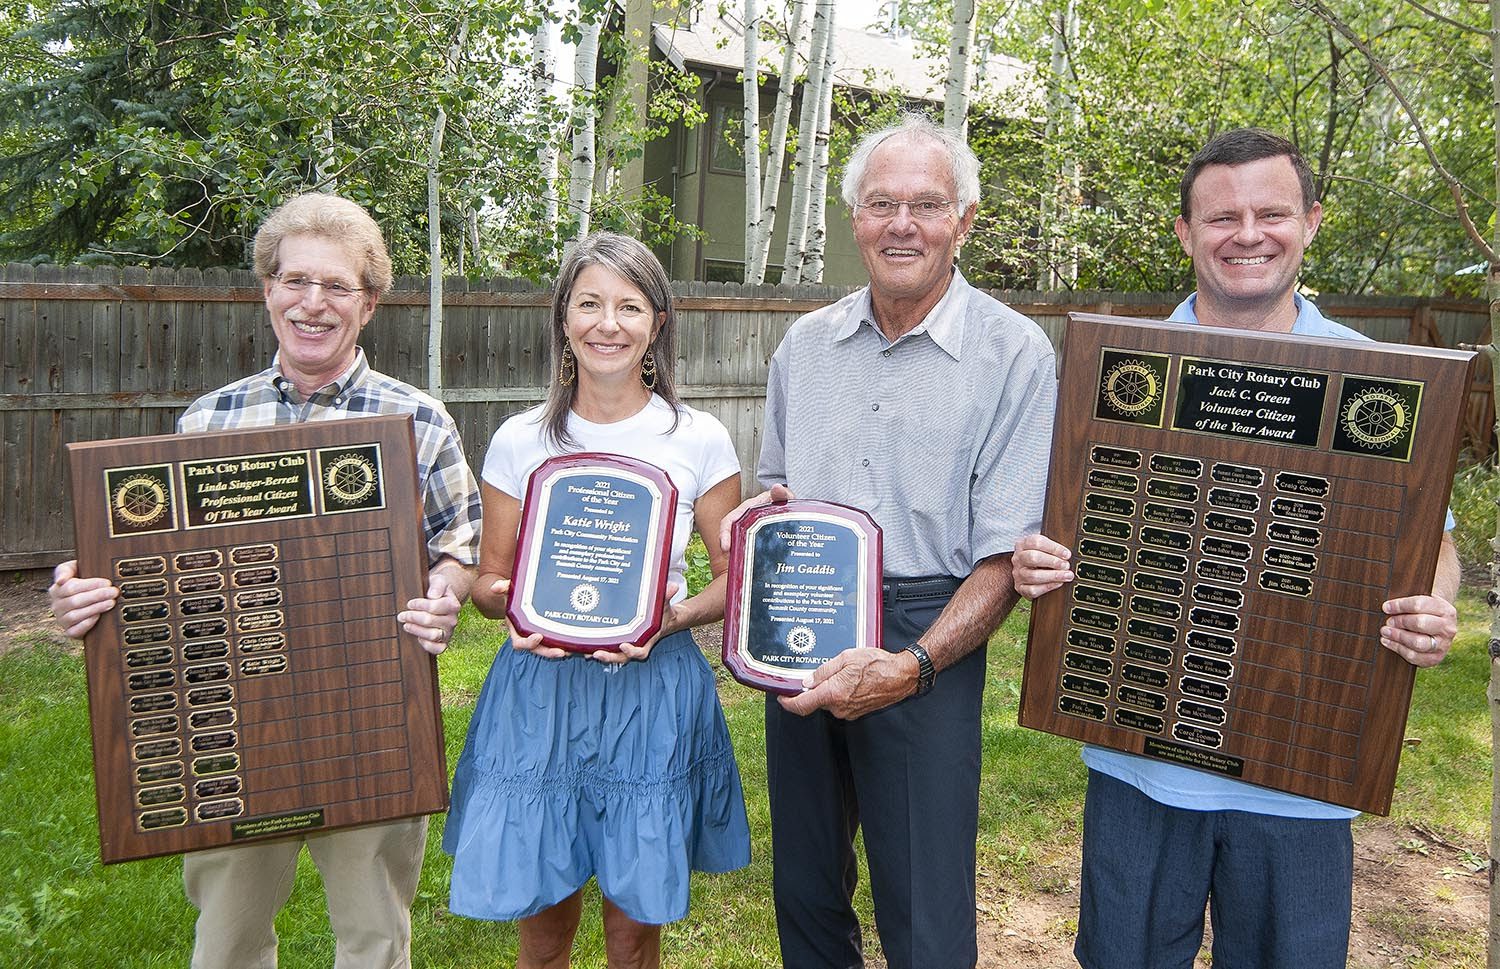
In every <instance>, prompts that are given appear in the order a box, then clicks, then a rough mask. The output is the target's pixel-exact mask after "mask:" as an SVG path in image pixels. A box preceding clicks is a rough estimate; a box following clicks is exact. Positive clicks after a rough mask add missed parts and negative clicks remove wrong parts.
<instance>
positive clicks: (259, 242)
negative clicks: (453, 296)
mask: <svg viewBox="0 0 1500 969" xmlns="http://www.w3.org/2000/svg"><path fill="white" fill-rule="evenodd" d="M287 236H319V237H321V238H324V239H328V240H330V241H332V242H336V243H338V244H339V245H341V246H343V247H344V248H345V249H346V250H348V252H349V254H350V255H352V256H354V257H355V258H356V259H357V260H358V261H359V263H360V266H361V268H360V285H361V286H363V287H364V288H365V289H367V290H369V291H370V293H371V295H373V296H376V297H380V296H383V295H385V292H386V291H387V290H389V289H390V288H391V256H390V253H388V252H387V251H386V248H385V239H384V238H383V237H382V236H381V234H380V226H378V225H376V224H375V220H374V219H373V218H371V217H370V213H368V212H366V211H365V210H364V208H363V207H362V206H360V205H359V204H358V203H355V202H351V201H349V200H348V199H346V198H340V197H339V196H337V195H328V194H326V193H324V192H307V193H306V194H303V195H298V196H296V197H295V198H291V199H288V200H287V201H286V202H283V203H282V204H281V206H280V207H278V208H277V209H276V211H274V212H272V213H271V214H270V216H268V217H267V218H266V221H265V222H264V223H262V224H261V227H260V231H259V232H257V233H255V272H256V274H257V275H259V276H260V277H261V278H262V279H269V278H270V277H272V276H274V275H275V274H276V273H277V272H278V271H279V270H280V268H281V254H280V250H281V240H282V239H285V238H286V237H287Z"/></svg>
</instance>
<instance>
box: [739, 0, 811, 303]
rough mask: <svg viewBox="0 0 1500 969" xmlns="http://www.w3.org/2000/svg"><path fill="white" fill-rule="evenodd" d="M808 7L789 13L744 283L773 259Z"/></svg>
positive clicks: (756, 278)
mask: <svg viewBox="0 0 1500 969" xmlns="http://www.w3.org/2000/svg"><path fill="white" fill-rule="evenodd" d="M805 9H806V4H804V3H803V2H802V0H792V5H791V8H790V10H789V11H788V12H787V26H786V38H785V43H784V46H783V49H782V56H781V75H780V77H779V79H778V82H777V85H776V108H775V113H774V116H773V119H772V121H771V143H770V144H769V145H767V146H766V161H765V179H764V182H763V184H762V186H761V190H760V221H759V223H758V224H757V226H756V233H755V238H754V239H753V240H751V242H752V244H751V245H749V246H748V247H747V248H746V253H747V255H746V258H745V282H747V283H762V282H765V279H766V266H767V264H768V263H769V261H770V258H771V236H772V234H773V233H774V232H775V231H776V205H777V202H778V200H779V197H780V195H781V163H782V160H783V159H784V158H785V157H786V132H787V127H788V125H789V123H790V121H791V117H792V98H793V94H794V92H795V90H796V87H795V85H796V80H795V79H796V73H795V70H796V66H797V43H798V41H799V40H800V39H801V34H802V13H803V11H804V10H805Z"/></svg>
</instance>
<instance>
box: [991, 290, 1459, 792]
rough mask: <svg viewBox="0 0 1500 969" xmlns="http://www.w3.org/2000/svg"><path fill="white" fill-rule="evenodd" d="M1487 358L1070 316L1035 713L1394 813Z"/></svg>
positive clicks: (1124, 745) (1047, 725) (1266, 782)
mask: <svg viewBox="0 0 1500 969" xmlns="http://www.w3.org/2000/svg"><path fill="white" fill-rule="evenodd" d="M1471 362H1472V354H1467V353H1460V352H1457V351H1451V350H1436V349H1430V348H1424V347H1409V346H1391V345H1387V344H1380V343H1373V342H1365V341H1349V340H1331V339H1317V338H1309V337H1297V336H1289V335H1266V334H1257V333H1249V332H1244V331H1230V330H1225V329H1218V328H1209V327H1201V326H1192V325H1183V324H1172V323H1146V322H1140V321H1133V320H1124V319H1117V318H1112V317H1101V316H1090V315H1084V314H1073V315H1071V316H1070V317H1069V322H1068V331H1067V338H1066V341H1065V348H1064V352H1063V364H1062V370H1061V375H1060V378H1059V379H1060V384H1059V395H1058V397H1059V399H1058V410H1057V421H1056V425H1055V430H1054V433H1053V443H1052V464H1051V471H1050V474H1049V479H1048V483H1047V506H1046V511H1045V513H1044V517H1043V526H1042V531H1043V533H1044V534H1046V535H1048V536H1050V537H1052V538H1055V539H1056V540H1057V541H1059V542H1061V543H1062V544H1064V545H1067V546H1068V547H1069V548H1071V549H1072V550H1073V558H1072V561H1071V565H1072V567H1073V571H1074V574H1075V575H1076V576H1077V578H1076V580H1075V581H1073V582H1071V583H1069V584H1068V585H1066V586H1064V587H1063V588H1061V589H1059V590H1057V591H1055V592H1052V593H1049V594H1047V595H1045V596H1042V597H1041V598H1040V599H1038V600H1037V601H1036V602H1035V603H1034V605H1033V607H1032V618H1031V634H1030V639H1029V641H1028V643H1027V650H1026V669H1025V675H1024V678H1023V684H1022V700H1021V715H1020V720H1021V724H1022V725H1023V726H1027V727H1033V728H1036V729H1038V730H1044V731H1047V732H1049V733H1055V734H1060V735H1062V736H1065V737H1073V738H1076V739H1078V740H1083V741H1086V742H1088V743H1092V744H1098V745H1101V746H1104V747H1111V748H1114V749H1117V750H1123V751H1127V752H1129V753H1133V754H1142V755H1145V756H1148V757H1155V758H1159V759H1162V760H1166V761H1170V762H1172V763H1176V764H1181V765H1184V766H1187V767H1193V768H1196V769H1199V770H1206V771H1213V772H1217V773H1220V774H1223V775H1226V776H1229V777H1234V778H1238V779H1240V780H1244V781H1248V782H1251V783H1254V784H1260V785H1263V786H1265V787H1271V788H1275V789H1278V790H1282V791H1287V792H1290V793H1293V794H1299V795H1303V796H1306V797H1311V798H1316V799H1318V800H1321V801H1329V802H1332V803H1334V804H1341V805H1345V806H1348V807H1352V808H1357V809H1360V810H1363V811H1371V812H1374V813H1377V814H1385V813H1387V812H1388V811H1389V809H1390V800H1391V791H1392V789H1393V787H1394V784H1395V777H1396V765H1397V760H1398V758H1399V755H1400V749H1401V740H1402V733H1403V731H1404V729H1405V726H1406V715H1407V710H1408V707H1409V705H1410V701H1411V689H1412V680H1413V674H1414V670H1413V668H1412V667H1411V666H1410V665H1409V664H1407V663H1406V662H1405V661H1404V660H1402V659H1401V658H1400V657H1399V656H1397V655H1396V654H1395V653H1393V652H1391V651H1390V650H1387V649H1385V648H1384V647H1382V646H1381V645H1380V627H1381V625H1382V621H1383V614H1382V612H1381V603H1382V602H1384V601H1385V600H1387V599H1390V598H1393V597H1396V596H1404V595H1414V594H1420V593H1425V592H1428V591H1430V589H1431V587H1432V575H1433V569H1434V567H1435V564H1436V561H1437V550H1438V545H1439V542H1440V540H1441V536H1442V531H1443V522H1444V512H1445V508H1446V505H1447V501H1448V496H1449V491H1450V489H1451V486H1452V470H1453V462H1454V459H1455V457H1456V454H1457V448H1458V425H1459V412H1460V408H1461V406H1462V404H1463V400H1462V394H1460V393H1459V392H1458V391H1459V388H1463V387H1467V386H1468V371H1469V367H1470V365H1471Z"/></svg>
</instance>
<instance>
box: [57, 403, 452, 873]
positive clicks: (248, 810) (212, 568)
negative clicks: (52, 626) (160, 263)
mask: <svg viewBox="0 0 1500 969" xmlns="http://www.w3.org/2000/svg"><path fill="white" fill-rule="evenodd" d="M412 441H413V439H412V427H411V418H410V417H406V416H401V417H374V418H360V419H353V420H340V421H317V422H312V423H306V424H293V425H284V426H279V427H274V428H265V429H260V430H249V431H234V432H214V433H204V434H178V435H167V436H161V437H143V438H134V439H129V440H119V441H102V442H94V443H87V444H70V445H68V457H69V461H70V464H71V471H72V484H73V507H74V509H75V520H74V534H75V538H76V541H77V545H78V560H79V574H80V575H82V576H108V577H109V578H110V579H111V580H112V581H113V582H114V583H115V585H117V586H118V587H119V590H120V596H119V599H118V600H117V601H116V604H115V608H114V609H113V610H112V611H110V612H109V613H107V614H105V616H104V617H103V618H102V619H101V620H100V622H99V623H98V624H97V625H96V626H95V627H94V629H93V630H92V631H90V632H89V634H88V636H87V637H86V639H85V641H84V656H85V663H86V666H87V671H88V694H89V716H90V720H91V727H92V731H93V744H94V776H95V786H96V796H97V800H98V807H99V848H100V854H101V856H102V858H103V860H104V861H105V863H111V862H117V861H127V860H130V859H135V858H147V857H152V856H155V855H164V854H174V853H178V852H184V851H193V850H197V849H200V848H211V847H218V846H222V845H227V844H232V843H241V842H245V841H248V840H253V839H257V838H268V837H275V836H277V835H284V834H290V833H294V832H301V831H309V830H317V829H330V828H338V827H345V826H349V825H356V824H367V823H369V822H372V821H381V820H388V819H391V818H398V817H406V816H410V815H416V814H427V813H431V812H434V811H441V810H444V809H445V808H446V807H447V766H446V762H445V757H444V750H443V734H442V720H441V716H440V708H439V703H438V695H437V676H436V665H435V663H434V660H433V657H432V656H430V655H428V654H427V653H426V652H424V651H423V650H422V647H421V645H420V644H418V643H417V642H416V640H415V639H413V638H412V637H411V636H409V635H407V634H406V633H405V632H403V631H402V629H401V626H400V624H399V623H398V622H397V621H396V618H395V616H396V613H397V612H398V611H400V610H401V609H403V608H404V607H405V603H406V601H407V600H408V599H410V598H412V597H414V596H419V595H421V594H422V593H423V591H424V589H425V587H426V581H425V577H426V572H427V566H426V562H427V556H426V543H425V542H424V541H423V539H422V529H421V499H420V493H419V491H418V488H417V478H416V465H415V462H414V460H413V443H412Z"/></svg>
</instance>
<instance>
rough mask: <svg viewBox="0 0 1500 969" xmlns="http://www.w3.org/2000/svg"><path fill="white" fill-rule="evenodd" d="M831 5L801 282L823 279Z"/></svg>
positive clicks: (830, 113) (830, 129)
mask: <svg viewBox="0 0 1500 969" xmlns="http://www.w3.org/2000/svg"><path fill="white" fill-rule="evenodd" d="M833 22H834V17H833V5H832V4H829V11H828V41H827V43H825V44H824V45H823V76H822V78H821V85H820V87H819V91H818V132H817V135H816V136H815V138H814V142H815V143H814V145H813V177H812V187H811V188H810V189H809V193H808V199H807V236H806V244H805V245H804V247H803V250H804V251H803V254H802V271H801V272H800V273H799V274H798V277H799V279H800V280H801V281H802V282H804V283H821V282H822V281H823V243H824V242H825V241H827V238H828V226H827V222H828V142H829V141H830V140H831V139H832V137H833Z"/></svg>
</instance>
